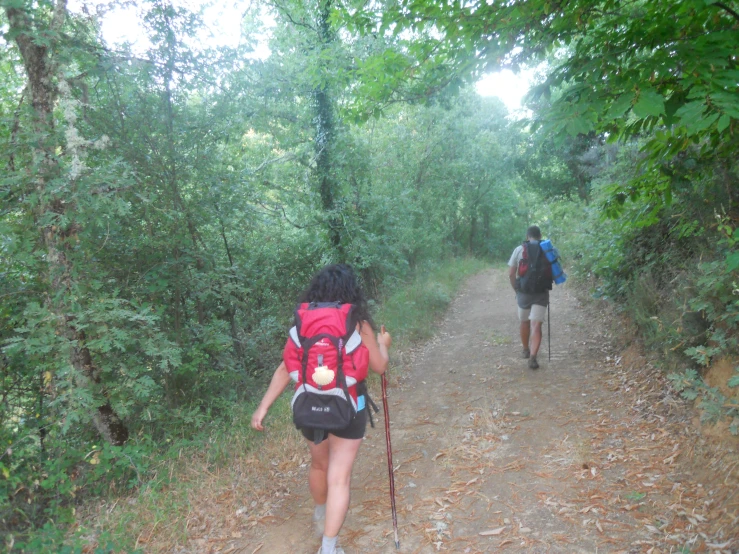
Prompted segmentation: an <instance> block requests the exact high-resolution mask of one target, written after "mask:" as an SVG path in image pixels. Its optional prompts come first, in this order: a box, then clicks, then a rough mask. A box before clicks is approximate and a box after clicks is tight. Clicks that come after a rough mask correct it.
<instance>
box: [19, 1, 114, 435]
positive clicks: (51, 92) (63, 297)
mask: <svg viewBox="0 0 739 554" xmlns="http://www.w3.org/2000/svg"><path fill="white" fill-rule="evenodd" d="M5 11H6V14H7V17H8V22H9V25H10V31H11V33H10V34H11V35H12V36H14V39H15V42H16V44H17V45H18V49H19V51H20V54H21V58H22V60H23V66H24V68H25V71H26V75H27V76H28V88H29V89H30V95H31V105H32V107H33V111H34V115H33V125H34V131H35V132H36V142H35V144H34V151H33V158H34V166H35V167H34V170H35V173H36V180H35V185H36V191H37V193H38V197H39V203H38V206H37V208H36V211H35V214H34V216H35V221H36V224H37V226H38V227H39V230H40V232H41V239H42V244H43V245H44V248H45V250H46V260H47V263H48V276H47V280H48V285H49V288H50V290H51V291H52V294H51V295H50V299H49V300H48V301H47V304H48V306H49V308H50V310H51V312H52V313H53V314H54V316H55V317H56V321H57V325H58V332H59V335H60V336H62V337H64V338H66V339H67V340H68V341H69V344H70V355H69V361H70V364H71V365H72V367H74V368H75V369H76V370H77V371H78V372H79V374H80V375H83V376H84V377H85V378H86V380H87V386H89V387H91V388H97V389H99V388H100V387H99V386H100V384H101V379H100V370H99V368H98V367H97V366H96V365H95V364H94V363H93V361H92V356H91V354H90V351H89V349H88V348H87V346H86V345H85V334H84V332H83V331H82V330H80V329H79V328H78V327H77V325H76V323H75V318H74V316H72V315H70V314H71V313H72V312H73V310H71V309H70V306H69V302H71V298H72V296H73V294H72V293H73V290H74V289H75V288H76V286H75V285H76V283H75V282H74V280H73V277H72V276H73V275H75V272H74V271H73V266H72V262H71V260H70V257H69V253H70V252H71V247H70V245H71V244H72V243H74V242H75V239H76V236H77V233H78V231H79V230H80V229H79V226H78V225H77V224H75V223H74V222H72V221H73V219H74V218H73V217H70V215H72V212H73V206H72V204H71V203H70V202H68V201H66V200H65V198H64V197H63V194H64V192H63V191H61V192H58V191H50V190H49V187H48V184H49V183H50V182H51V181H52V180H53V179H55V178H59V165H58V163H57V161H56V151H57V148H58V147H60V146H62V145H60V144H57V142H56V140H55V137H56V133H55V130H54V118H53V113H52V112H53V109H54V105H55V103H56V101H57V99H58V97H59V88H58V86H57V84H56V72H57V69H58V66H57V62H56V60H55V59H54V57H53V54H52V52H53V51H54V49H53V48H50V47H49V46H45V44H48V41H49V40H50V41H52V42H53V41H55V40H56V39H57V37H58V36H60V33H61V27H62V24H63V23H64V20H65V17H66V13H67V6H66V0H57V3H56V5H55V6H54V10H53V13H52V15H51V18H50V20H49V21H48V22H46V23H48V29H47V28H43V25H42V24H39V23H37V22H36V21H41V19H42V17H43V16H42V15H41V14H40V13H39V14H37V19H36V20H34V19H32V18H31V16H30V15H29V14H28V13H27V12H26V11H25V9H24V8H16V7H7V8H6V10H5ZM40 36H43V37H44V40H37V39H38V38H39V37H40ZM49 37H51V38H49ZM55 46H57V45H55ZM57 188H59V187H57ZM61 221H66V222H67V223H65V224H64V226H62V225H60V224H59V223H60V222H61ZM98 392H100V393H101V394H102V396H103V398H106V397H107V394H106V391H105V390H104V389H102V390H99V391H98ZM92 420H93V424H94V425H95V428H96V429H97V430H98V432H99V433H100V435H102V436H103V438H104V439H105V440H107V441H109V442H110V443H112V444H115V445H121V444H123V443H124V442H126V440H127V439H128V429H127V428H126V426H125V425H124V424H123V422H122V421H121V419H120V418H119V417H118V415H117V414H116V413H115V411H114V410H113V407H112V406H111V404H110V402H109V401H108V400H107V399H106V400H104V401H103V402H102V403H101V405H100V406H98V407H97V409H96V411H95V413H93V414H92Z"/></svg>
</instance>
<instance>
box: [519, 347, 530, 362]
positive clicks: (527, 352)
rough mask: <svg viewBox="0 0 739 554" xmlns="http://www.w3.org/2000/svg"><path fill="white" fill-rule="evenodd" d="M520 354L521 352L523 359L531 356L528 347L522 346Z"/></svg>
mask: <svg viewBox="0 0 739 554" xmlns="http://www.w3.org/2000/svg"><path fill="white" fill-rule="evenodd" d="M521 354H522V356H521V357H522V358H523V359H524V360H525V359H527V358H528V357H529V356H531V350H529V349H528V348H524V349H523V351H522V352H521Z"/></svg>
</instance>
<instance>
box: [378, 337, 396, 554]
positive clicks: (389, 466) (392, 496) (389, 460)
mask: <svg viewBox="0 0 739 554" xmlns="http://www.w3.org/2000/svg"><path fill="white" fill-rule="evenodd" d="M381 330H382V332H383V333H384V332H385V326H384V325H383V326H382V329H381ZM386 373H387V372H385V373H383V374H382V407H383V412H384V414H385V445H386V446H387V473H388V476H389V478H390V506H391V508H392V512H393V531H394V532H395V548H396V549H398V550H400V540H399V539H398V512H397V511H396V509H395V471H394V469H393V447H392V445H391V444H390V412H389V411H388V407H387V375H386Z"/></svg>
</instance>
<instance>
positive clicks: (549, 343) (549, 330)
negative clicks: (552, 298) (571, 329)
mask: <svg viewBox="0 0 739 554" xmlns="http://www.w3.org/2000/svg"><path fill="white" fill-rule="evenodd" d="M550 311H551V303H550V302H548V303H547V346H549V361H550V362H551V361H552V325H551V322H552V320H551V318H550V315H549V314H550Z"/></svg>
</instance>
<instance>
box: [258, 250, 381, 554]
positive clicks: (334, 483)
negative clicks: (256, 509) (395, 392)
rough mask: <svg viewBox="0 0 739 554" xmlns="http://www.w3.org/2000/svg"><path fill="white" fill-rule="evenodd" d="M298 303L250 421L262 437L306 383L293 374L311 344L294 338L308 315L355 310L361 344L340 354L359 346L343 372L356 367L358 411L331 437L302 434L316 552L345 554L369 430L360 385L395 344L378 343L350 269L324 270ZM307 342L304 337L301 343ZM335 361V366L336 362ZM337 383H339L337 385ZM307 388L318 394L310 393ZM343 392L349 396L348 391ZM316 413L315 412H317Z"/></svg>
mask: <svg viewBox="0 0 739 554" xmlns="http://www.w3.org/2000/svg"><path fill="white" fill-rule="evenodd" d="M300 302H301V307H302V309H303V310H304V311H303V312H302V313H303V314H304V315H305V317H306V321H304V322H303V325H302V326H301V327H300V328H299V329H298V332H295V329H293V330H291V335H292V338H291V339H288V343H287V345H286V346H285V352H284V354H283V362H282V363H281V364H280V365H279V367H278V368H277V369H276V370H275V373H274V375H273V376H272V381H271V382H270V385H269V388H268V389H267V392H266V393H265V395H264V398H262V401H261V402H260V404H259V407H258V408H257V409H256V411H255V412H254V415H253V416H252V420H251V425H252V427H253V428H254V429H256V430H257V431H263V430H264V424H263V422H264V418H265V416H266V415H267V411H268V410H269V408H270V406H271V405H272V404H273V403H274V401H275V400H276V399H277V398H278V397H279V396H280V394H281V393H282V392H283V391H284V390H285V388H286V387H287V386H288V384H289V383H290V381H291V380H295V381H298V382H299V383H302V380H300V375H299V374H300V370H299V369H297V370H291V369H289V368H294V367H295V365H296V363H298V366H299V365H300V364H299V362H298V359H299V355H298V354H296V352H303V350H302V348H303V346H306V345H307V344H308V343H307V342H303V343H301V342H299V340H298V339H296V336H297V335H298V334H299V333H301V334H302V333H303V332H304V331H305V328H307V327H308V326H309V325H308V323H310V322H307V318H309V317H310V316H311V313H310V310H313V309H315V308H321V307H325V306H326V305H327V304H328V303H332V304H331V305H330V307H333V308H335V309H340V308H341V306H347V305H351V306H352V307H351V309H350V313H351V319H349V321H356V322H357V323H356V331H357V333H356V339H357V340H355V341H352V339H351V338H350V339H349V340H347V341H342V340H339V341H338V350H339V352H344V361H345V362H346V361H347V359H348V356H349V354H348V352H349V349H350V344H349V343H351V342H354V343H356V344H355V345H352V346H351V349H352V350H351V352H352V354H351V359H352V361H354V362H355V363H354V364H348V363H345V364H344V367H345V368H346V367H347V366H352V365H353V367H350V368H349V369H345V375H346V382H347V384H349V383H350V382H351V381H350V380H351V377H350V376H349V373H350V372H352V371H353V373H351V374H352V375H358V376H359V377H358V380H360V382H359V383H357V384H358V385H359V390H358V391H356V392H354V393H353V394H354V395H355V396H356V402H355V401H353V405H354V410H353V411H352V412H351V413H352V417H351V420H350V422H349V423H348V425H347V426H346V427H345V428H343V429H339V430H332V431H329V432H327V433H324V431H323V430H315V429H312V428H302V429H300V430H301V433H302V434H303V436H304V437H305V438H306V440H307V444H308V448H309V449H310V454H311V465H310V470H309V474H308V486H309V488H310V493H311V495H312V496H313V501H314V502H315V510H314V514H313V521H314V525H315V527H316V531H317V532H320V533H321V534H322V535H323V540H322V543H321V549H320V550H319V551H318V554H344V551H343V549H341V548H339V546H338V545H337V539H338V535H339V531H340V529H341V526H342V525H343V523H344V518H345V517H346V514H347V511H348V509H349V495H350V482H351V473H352V466H353V465H354V460H355V458H356V456H357V452H358V451H359V446H360V445H361V444H362V439H363V437H364V433H365V428H366V426H367V410H368V409H369V408H367V407H366V399H365V398H364V394H366V393H365V392H364V391H365V390H366V389H365V388H364V386H363V382H361V379H363V377H362V376H366V372H367V367H366V365H369V369H372V371H374V372H375V373H378V374H383V373H384V372H385V371H386V370H387V365H388V349H389V348H390V344H391V343H392V339H391V337H390V334H389V333H387V332H386V331H385V330H384V328H383V329H382V331H381V332H380V333H378V334H377V338H376V339H375V333H374V329H375V325H374V323H373V321H372V317H371V316H370V314H369V309H368V306H367V300H366V298H365V297H364V293H363V292H362V289H361V288H360V287H359V284H358V283H357V278H356V276H355V274H354V271H353V270H352V268H351V267H350V266H348V265H344V264H339V265H331V266H328V267H325V268H324V269H322V270H321V271H320V272H319V273H318V274H317V275H316V276H315V277H314V278H313V280H312V281H311V283H310V285H309V286H308V289H307V290H306V291H305V292H304V293H303V294H302V295H301V297H300ZM345 309H349V308H345ZM327 311H330V310H327ZM334 311H336V310H334ZM297 313H298V314H300V313H301V308H299V309H298V312H297ZM315 313H318V312H314V313H313V315H315ZM329 315H331V314H329ZM319 319H320V317H319ZM315 323H316V322H315V321H313V322H312V324H315ZM319 323H320V322H319ZM319 326H320V325H319ZM314 327H315V325H314ZM345 331H346V332H347V333H351V329H346V330H345ZM304 338H305V337H302V339H304ZM359 338H361V344H360V343H359V341H358V339H359ZM291 341H294V342H295V343H297V344H298V345H301V346H300V348H301V350H299V351H298V350H296V347H295V346H293V345H292V344H291ZM357 345H358V346H357ZM306 347H307V346H306ZM363 350H364V351H363ZM326 352H327V354H326V357H327V358H328V357H329V354H328V350H327V351H326ZM335 352H336V349H334V356H335ZM331 359H332V360H334V358H331ZM356 361H358V363H357V362H356ZM334 363H335V362H334ZM362 364H364V365H365V367H364V368H363V367H357V366H361V365H362ZM318 365H319V366H320V367H317V368H315V371H319V370H321V371H328V372H329V375H333V373H332V372H331V371H330V370H329V363H326V365H325V366H324V363H323V356H322V355H321V356H318ZM339 365H340V364H339ZM303 371H305V369H304V370H303ZM339 373H340V372H339ZM309 382H313V377H311V378H310V380H309ZM315 382H319V383H320V379H319V378H318V377H316V379H315ZM336 382H337V383H338V379H337V380H336ZM337 386H338V385H337ZM301 388H305V387H303V385H302V384H300V385H298V386H297V387H296V389H297V390H296V392H297V391H299V390H300V389H301ZM308 388H309V389H311V390H314V389H312V388H311V387H308ZM317 388H318V389H320V388H321V387H320V386H318V387H317ZM350 388H352V387H350ZM344 390H346V388H345V387H344ZM317 392H318V391H317ZM293 406H294V409H295V410H297V409H298V408H297V406H298V402H297V398H296V399H295V400H294V405H293ZM313 410H314V411H315V408H313ZM319 411H320V409H319ZM296 419H297V418H296ZM324 435H325V439H324Z"/></svg>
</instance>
